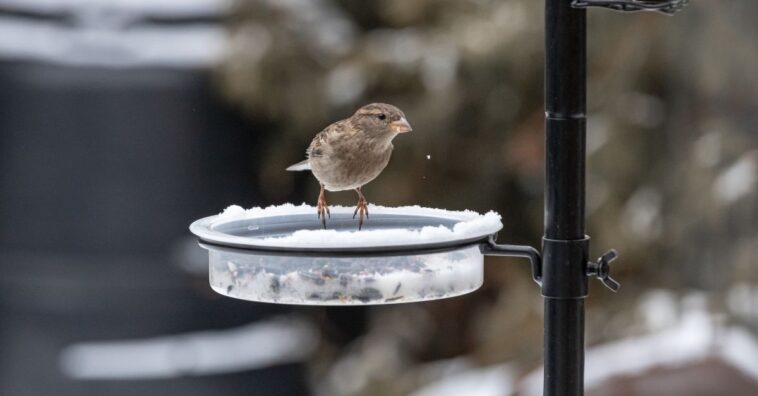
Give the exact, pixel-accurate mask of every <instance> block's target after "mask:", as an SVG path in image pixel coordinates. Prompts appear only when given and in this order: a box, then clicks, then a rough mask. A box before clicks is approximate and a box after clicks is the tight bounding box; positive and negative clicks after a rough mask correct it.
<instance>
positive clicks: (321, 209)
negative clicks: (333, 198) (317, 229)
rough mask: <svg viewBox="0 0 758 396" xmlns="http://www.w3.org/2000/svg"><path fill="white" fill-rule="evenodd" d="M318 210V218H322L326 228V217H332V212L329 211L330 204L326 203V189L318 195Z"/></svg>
mask: <svg viewBox="0 0 758 396" xmlns="http://www.w3.org/2000/svg"><path fill="white" fill-rule="evenodd" d="M316 210H317V212H318V218H319V219H320V220H321V226H322V227H324V229H326V218H327V217H329V218H330V219H331V218H332V214H331V213H330V212H329V206H327V204H326V196H325V195H324V190H323V189H322V190H321V193H320V194H319V195H318V203H317V204H316Z"/></svg>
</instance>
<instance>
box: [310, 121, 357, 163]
mask: <svg viewBox="0 0 758 396" xmlns="http://www.w3.org/2000/svg"><path fill="white" fill-rule="evenodd" d="M348 130H349V128H348V125H347V120H341V121H337V122H335V123H334V124H331V125H329V126H328V127H326V128H324V130H322V131H321V132H319V133H318V134H316V136H315V137H314V138H313V141H311V145H310V146H308V149H307V150H306V151H305V154H306V155H307V156H308V158H317V157H321V156H323V155H324V154H325V150H326V148H327V146H328V144H327V143H328V142H329V141H330V140H334V139H340V138H342V136H343V135H345V134H346V133H348Z"/></svg>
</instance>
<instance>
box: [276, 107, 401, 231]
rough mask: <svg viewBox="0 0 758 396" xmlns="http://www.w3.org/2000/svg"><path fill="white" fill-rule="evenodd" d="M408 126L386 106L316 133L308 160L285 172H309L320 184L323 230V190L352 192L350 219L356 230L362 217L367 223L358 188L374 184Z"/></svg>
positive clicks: (363, 199) (361, 112) (326, 211)
mask: <svg viewBox="0 0 758 396" xmlns="http://www.w3.org/2000/svg"><path fill="white" fill-rule="evenodd" d="M411 130H412V129H411V125H410V124H409V123H408V120H406V119H405V114H403V112H402V111H400V109H398V108H397V107H395V106H392V105H389V104H385V103H372V104H369V105H366V106H363V107H361V108H360V109H358V111H356V112H355V114H353V115H352V116H351V117H350V118H347V119H344V120H341V121H337V122H335V123H334V124H331V125H329V126H328V127H326V128H325V129H324V130H323V131H321V132H319V133H318V134H317V135H316V137H314V138H313V141H311V145H310V146H308V149H307V150H306V151H305V153H306V156H307V159H306V160H304V161H301V162H298V163H297V164H294V165H292V166H290V167H288V168H287V170H288V171H301V170H310V171H311V172H312V173H313V175H314V176H316V179H318V181H319V183H320V184H321V192H320V193H319V195H318V204H317V210H318V217H319V219H321V224H322V226H323V227H324V228H326V217H327V216H329V215H330V213H329V207H328V206H327V204H326V195H325V193H324V190H329V191H343V190H355V191H356V192H357V193H358V204H357V205H356V208H355V212H353V218H355V216H356V215H360V216H359V218H358V230H360V229H361V227H362V226H363V216H364V214H365V216H366V218H367V219H368V202H367V201H366V197H365V196H364V195H363V192H361V188H362V187H363V186H364V185H366V184H367V183H368V182H370V181H372V180H374V179H375V178H376V177H377V176H379V174H380V173H381V172H382V170H384V167H385V166H387V163H388V162H389V160H390V155H391V154H392V139H394V138H395V136H397V135H398V134H400V133H406V132H410V131H411Z"/></svg>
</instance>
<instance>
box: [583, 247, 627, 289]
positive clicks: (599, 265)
mask: <svg viewBox="0 0 758 396" xmlns="http://www.w3.org/2000/svg"><path fill="white" fill-rule="evenodd" d="M617 257H618V252H616V249H611V250H609V251H607V252H606V253H605V254H603V255H602V256H600V258H598V259H597V262H592V261H590V262H588V263H587V276H594V277H596V278H597V279H599V280H600V282H603V285H605V287H607V288H609V289H611V291H612V292H614V293H615V292H617V291H618V290H619V288H620V287H621V284H620V283H618V282H617V281H616V280H615V279H613V278H611V261H613V260H615V259H616V258H617Z"/></svg>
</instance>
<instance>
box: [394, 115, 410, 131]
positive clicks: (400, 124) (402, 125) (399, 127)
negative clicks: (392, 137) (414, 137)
mask: <svg viewBox="0 0 758 396" xmlns="http://www.w3.org/2000/svg"><path fill="white" fill-rule="evenodd" d="M390 128H392V132H395V133H405V132H410V131H412V130H413V128H411V124H409V123H408V120H406V119H405V117H402V118H401V119H399V120H397V121H393V122H391V123H390Z"/></svg>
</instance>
